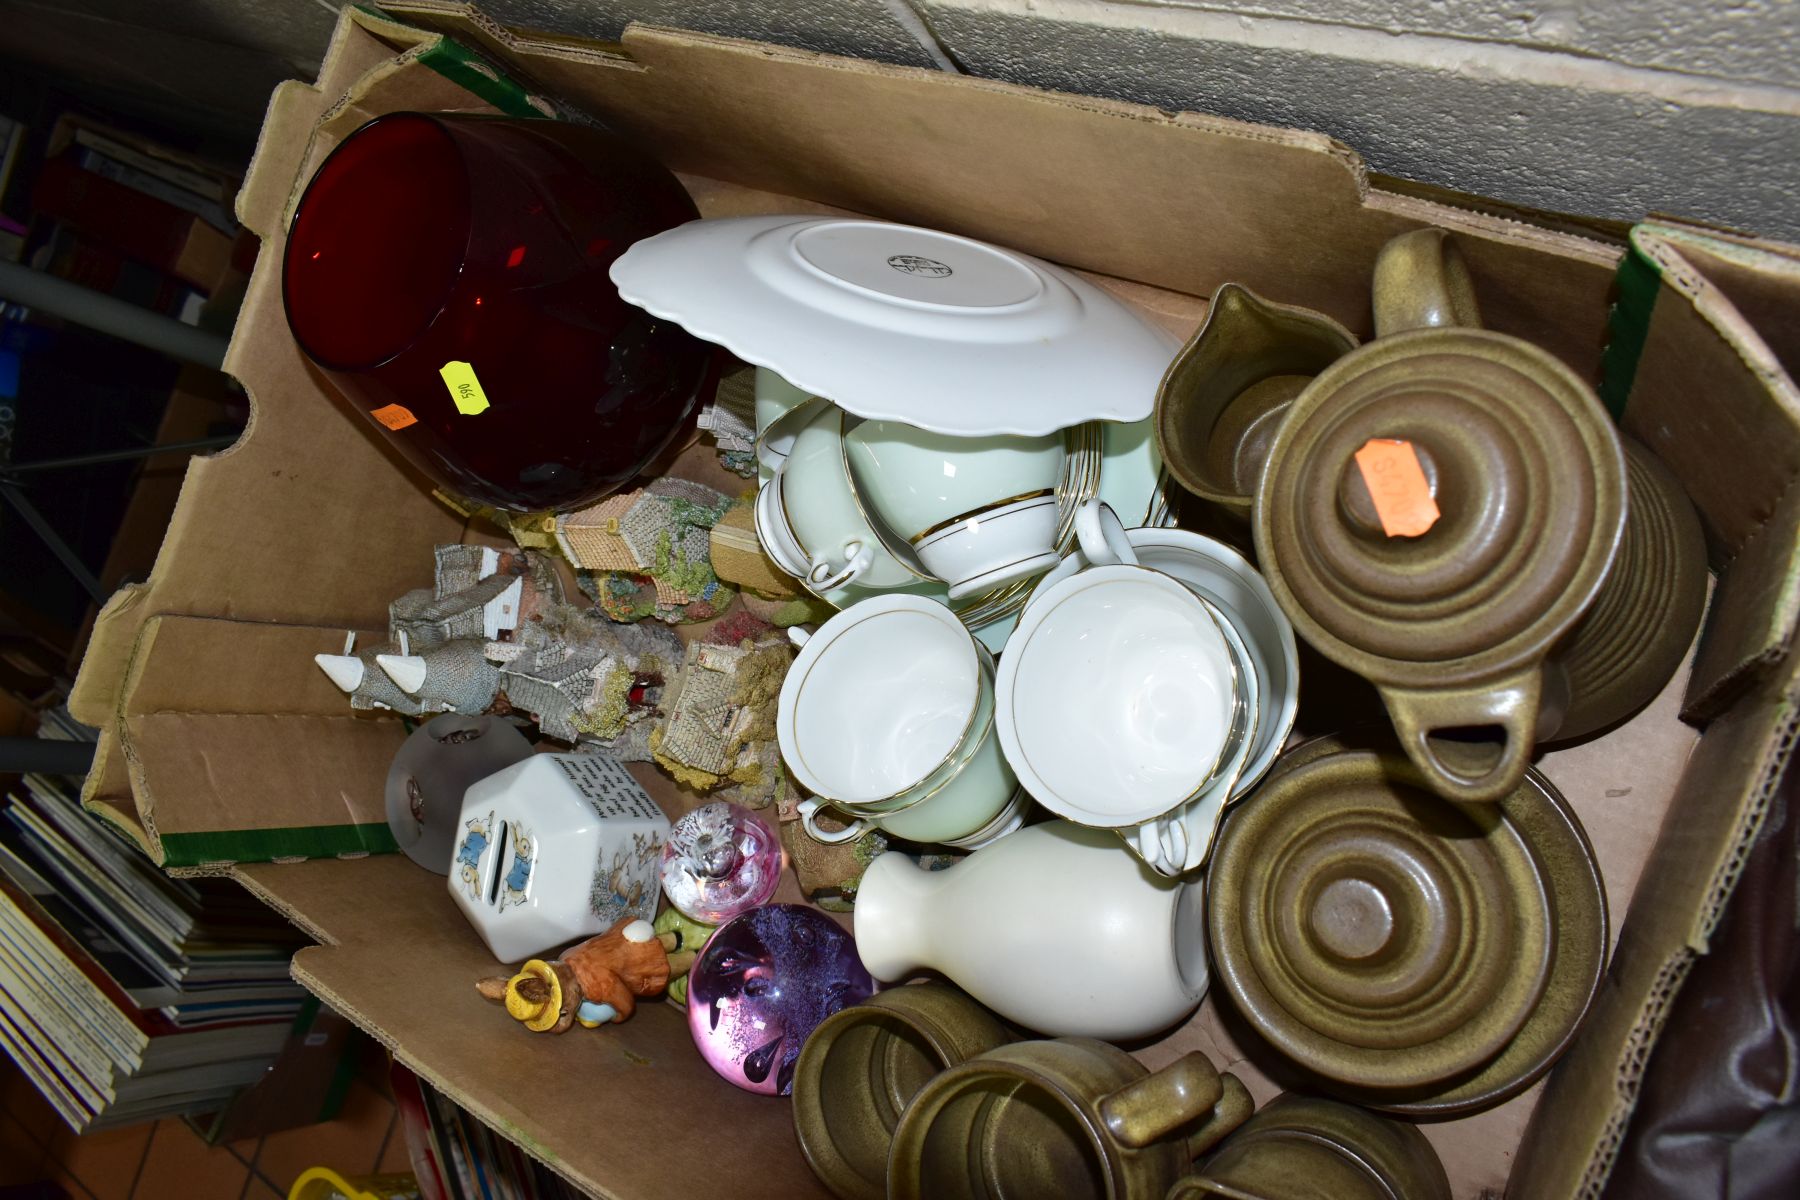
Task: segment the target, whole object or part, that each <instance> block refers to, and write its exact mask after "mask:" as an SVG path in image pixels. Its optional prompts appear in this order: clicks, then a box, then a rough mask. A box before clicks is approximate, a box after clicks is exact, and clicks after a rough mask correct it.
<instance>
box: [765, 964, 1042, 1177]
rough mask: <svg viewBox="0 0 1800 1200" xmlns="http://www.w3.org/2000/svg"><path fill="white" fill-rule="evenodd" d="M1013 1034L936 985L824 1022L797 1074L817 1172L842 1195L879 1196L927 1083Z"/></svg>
mask: <svg viewBox="0 0 1800 1200" xmlns="http://www.w3.org/2000/svg"><path fill="white" fill-rule="evenodd" d="M1012 1040H1013V1038H1012V1035H1011V1034H1009V1033H1008V1032H1007V1031H1006V1029H1005V1028H1004V1027H1003V1026H1002V1025H1001V1024H1000V1022H999V1021H998V1020H996V1019H995V1017H994V1015H993V1014H992V1013H990V1012H988V1010H987V1009H985V1008H983V1007H982V1006H981V1005H979V1004H977V1003H976V1002H975V1001H973V1000H971V999H970V998H969V997H967V996H965V995H963V994H962V993H961V992H959V991H957V990H956V989H954V988H950V987H946V986H944V985H942V984H936V983H923V984H918V985H915V986H912V987H899V988H890V989H889V990H887V991H885V992H878V993H876V994H875V995H874V996H872V997H870V998H869V999H868V1000H865V1001H864V1002H863V1003H861V1004H856V1005H852V1006H851V1007H849V1008H845V1009H841V1010H839V1011H838V1012H836V1013H833V1014H832V1015H831V1016H829V1017H827V1018H825V1020H824V1021H822V1022H821V1023H820V1024H819V1027H818V1028H817V1029H815V1030H813V1033H812V1036H811V1037H809V1038H807V1040H806V1047H805V1048H804V1049H803V1050H801V1051H800V1061H799V1063H798V1064H797V1066H796V1068H795V1071H794V1093H793V1101H794V1132H795V1133H796V1134H797V1135H798V1136H799V1138H800V1150H801V1152H802V1153H803V1154H805V1156H806V1161H807V1163H808V1165H810V1166H811V1167H812V1169H813V1173H814V1174H815V1175H817V1176H818V1177H819V1179H820V1180H821V1181H822V1182H823V1183H824V1184H825V1186H826V1187H828V1188H830V1189H831V1190H832V1192H833V1193H834V1194H835V1195H838V1196H841V1197H843V1198H844V1200H881V1197H883V1196H886V1195H887V1165H888V1149H889V1147H890V1146H891V1145H892V1143H893V1139H894V1127H895V1126H897V1125H898V1124H899V1123H900V1114H901V1113H903V1112H905V1111H906V1106H907V1105H908V1104H910V1103H911V1102H912V1098H913V1097H914V1096H915V1095H917V1094H918V1091H919V1089H920V1088H922V1087H924V1086H925V1084H926V1083H927V1082H929V1081H930V1080H931V1078H932V1077H933V1076H935V1075H937V1074H938V1073H939V1072H940V1071H943V1070H944V1069H945V1068H947V1067H953V1066H955V1065H956V1064H958V1063H960V1062H964V1061H966V1060H968V1059H971V1058H973V1057H975V1056H976V1055H977V1054H981V1053H984V1052H986V1051H988V1050H992V1049H994V1048H995V1047H996V1046H1002V1045H1005V1044H1006V1043H1007V1042H1010V1041H1012Z"/></svg>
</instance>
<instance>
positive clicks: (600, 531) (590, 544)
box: [555, 478, 731, 620]
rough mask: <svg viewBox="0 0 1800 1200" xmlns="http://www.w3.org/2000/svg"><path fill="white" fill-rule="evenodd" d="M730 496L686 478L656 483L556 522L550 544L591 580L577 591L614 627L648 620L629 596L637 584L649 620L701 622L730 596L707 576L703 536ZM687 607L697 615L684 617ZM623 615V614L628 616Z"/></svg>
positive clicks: (707, 545)
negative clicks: (645, 588) (590, 597)
mask: <svg viewBox="0 0 1800 1200" xmlns="http://www.w3.org/2000/svg"><path fill="white" fill-rule="evenodd" d="M730 507H731V499H730V497H728V496H726V495H724V494H723V493H721V492H717V491H714V490H713V489H712V488H709V487H707V486H706V485H705V484H702V483H695V482H694V481H693V480H689V479H676V478H664V479H658V480H656V481H655V482H654V483H651V484H650V485H649V486H648V487H644V488H640V489H638V490H637V491H633V492H623V493H619V494H615V495H612V496H608V497H607V498H606V499H604V500H602V501H600V502H599V503H598V504H595V505H592V506H591V507H589V508H584V509H581V510H580V511H578V512H572V513H565V514H563V515H562V516H559V517H557V518H556V534H555V536H556V544H557V547H558V548H559V549H560V550H561V551H562V552H563V554H564V555H565V556H566V557H567V558H568V560H569V561H570V562H571V563H573V564H574V565H575V567H576V569H577V570H578V571H580V572H583V573H584V580H585V576H586V574H587V573H591V574H592V576H593V577H594V582H593V585H592V586H591V587H590V585H589V584H588V583H587V582H585V581H584V583H583V587H584V588H588V590H590V591H591V592H593V593H594V595H595V599H596V600H598V601H599V602H600V604H601V606H602V607H603V608H605V609H606V610H607V612H608V614H609V615H610V616H612V617H613V618H614V619H615V620H633V619H636V617H639V616H648V615H650V613H649V612H648V611H635V610H633V609H632V606H631V604H630V602H629V599H628V598H629V596H630V594H631V593H633V592H635V590H636V588H637V585H638V582H639V581H642V580H646V579H647V580H649V581H650V584H651V585H652V587H653V588H654V592H655V597H654V606H653V607H654V610H655V615H656V616H658V617H660V618H662V619H664V620H691V619H704V618H706V617H710V616H712V615H714V614H715V613H716V612H718V611H721V610H723V608H724V606H725V604H726V603H727V602H728V601H729V600H730V599H731V592H730V591H729V589H727V588H726V587H725V585H724V584H722V583H720V581H719V578H718V576H717V575H715V574H714V573H713V569H712V561H711V548H712V544H711V530H712V527H713V525H714V524H715V523H717V521H718V520H719V518H720V517H721V516H722V515H724V513H725V511H726V510H727V509H728V508H730ZM690 605H699V606H703V608H704V611H699V612H686V611H684V610H686V609H688V607H689V606H690ZM628 610H630V611H628Z"/></svg>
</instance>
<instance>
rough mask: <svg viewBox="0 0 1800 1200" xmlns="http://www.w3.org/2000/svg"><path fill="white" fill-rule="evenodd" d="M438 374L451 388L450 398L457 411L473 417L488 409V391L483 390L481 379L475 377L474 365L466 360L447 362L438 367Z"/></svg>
mask: <svg viewBox="0 0 1800 1200" xmlns="http://www.w3.org/2000/svg"><path fill="white" fill-rule="evenodd" d="M438 374H439V375H442V376H443V377H444V386H445V387H447V388H449V389H450V399H451V401H452V402H454V403H455V405H456V411H457V412H459V413H461V414H462V415H463V416H465V417H472V416H474V415H475V414H477V413H484V412H486V411H487V407H488V398H487V393H486V392H484V391H482V390H481V380H479V379H477V378H475V368H474V367H471V366H470V365H469V364H468V363H466V362H447V363H445V364H444V365H443V366H441V367H439V368H438Z"/></svg>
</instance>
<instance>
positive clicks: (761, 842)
mask: <svg viewBox="0 0 1800 1200" xmlns="http://www.w3.org/2000/svg"><path fill="white" fill-rule="evenodd" d="M781 865H782V853H781V839H780V838H778V837H776V836H775V831H774V830H773V829H770V828H769V824H768V822H766V821H764V820H763V819H762V818H761V817H759V816H757V815H756V814H755V813H753V812H751V811H750V810H749V809H747V808H740V807H738V806H737V805H735V804H732V803H730V802H729V801H726V800H715V801H713V802H712V803H711V804H707V805H703V806H702V807H700V808H696V809H695V810H694V811H693V812H691V813H689V814H688V815H687V816H685V817H683V818H681V820H679V821H677V822H675V828H674V829H672V830H671V831H670V832H669V841H668V844H667V845H665V846H664V847H663V854H662V886H663V894H664V895H666V896H668V898H669V903H670V904H673V905H674V906H675V907H676V908H678V909H680V910H681V913H682V915H683V916H685V917H688V918H690V919H691V920H695V921H699V922H700V923H701V924H703V925H723V924H724V923H725V922H727V921H729V920H731V918H733V917H735V916H737V915H738V914H739V913H742V912H748V911H749V910H750V909H753V908H755V907H756V906H757V905H759V904H767V903H768V902H769V899H770V897H772V896H774V895H775V887H776V885H777V884H779V883H780V882H781Z"/></svg>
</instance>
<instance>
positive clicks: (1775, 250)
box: [1606, 224, 1800, 719]
mask: <svg viewBox="0 0 1800 1200" xmlns="http://www.w3.org/2000/svg"><path fill="white" fill-rule="evenodd" d="M1631 242H1632V253H1631V255H1630V256H1629V257H1628V258H1627V259H1626V260H1625V261H1624V263H1623V264H1622V265H1621V267H1620V273H1619V291H1620V302H1619V305H1618V307H1617V309H1616V310H1615V313H1614V316H1613V341H1612V345H1611V347H1610V348H1609V350H1608V352H1607V359H1608V361H1607V379H1606V383H1607V391H1608V394H1609V399H1610V400H1611V401H1612V402H1613V404H1614V405H1615V407H1622V409H1623V424H1624V427H1625V429H1626V430H1627V431H1628V432H1630V433H1632V434H1633V435H1634V436H1636V437H1638V438H1640V439H1642V440H1643V441H1644V442H1645V444H1647V445H1648V446H1649V447H1650V448H1651V449H1652V450H1654V451H1655V452H1656V454H1657V455H1658V457H1660V458H1661V459H1662V460H1663V461H1664V462H1665V463H1667V464H1668V465H1669V467H1670V469H1671V470H1673V471H1674V473H1675V475H1676V477H1677V478H1679V479H1680V480H1681V481H1682V485H1683V486H1684V487H1685V488H1686V489H1687V491H1688V493H1689V495H1691V496H1692V497H1693V498H1694V502H1695V504H1696V506H1697V507H1698V508H1699V510H1700V515H1701V520H1702V523H1703V524H1704V526H1705V528H1706V531H1707V536H1708V541H1709V543H1710V546H1711V551H1712V559H1713V565H1714V567H1715V569H1718V570H1719V571H1720V572H1721V579H1720V583H1719V589H1718V594H1717V595H1716V596H1715V597H1714V603H1713V607H1712V611H1711V613H1710V614H1709V616H1708V620H1707V631H1706V637H1705V639H1704V641H1703V642H1702V644H1701V650H1700V660H1699V662H1698V664H1697V665H1696V667H1695V671H1694V679H1693V690H1692V691H1691V693H1690V695H1689V699H1688V705H1687V712H1688V714H1689V715H1690V716H1691V717H1693V718H1695V719H1704V718H1705V717H1708V716H1711V715H1713V714H1715V713H1717V712H1719V711H1721V710H1722V709H1723V708H1725V707H1726V706H1727V705H1728V704H1729V703H1730V702H1731V701H1732V700H1733V699H1734V698H1735V697H1736V696H1737V695H1738V694H1740V693H1741V692H1742V691H1743V690H1744V689H1746V688H1748V687H1750V686H1752V685H1753V684H1754V683H1755V681H1756V679H1757V678H1758V677H1759V676H1760V675H1761V674H1764V673H1766V672H1767V671H1768V670H1769V669H1771V668H1772V667H1773V666H1774V665H1775V664H1777V663H1778V662H1779V661H1780V659H1781V658H1782V656H1783V655H1784V654H1785V653H1786V652H1787V648H1788V646H1789V645H1790V644H1791V643H1792V642H1793V640H1794V631H1795V627H1796V622H1797V621H1800V489H1797V488H1796V487H1795V486H1794V484H1795V480H1796V479H1797V478H1800V387H1796V384H1795V381H1794V377H1793V375H1792V374H1791V367H1792V366H1794V365H1796V364H1800V319H1797V318H1796V317H1795V316H1794V313H1795V311H1800V257H1797V256H1796V252H1795V250H1794V248H1793V247H1783V246H1777V245H1772V244H1768V243H1760V242H1755V241H1752V240H1749V239H1741V238H1727V237H1724V236H1722V235H1718V234H1713V233H1709V232H1703V231H1699V230H1693V229H1687V228H1682V227H1678V226H1669V225H1660V224H1655V225H1642V226H1639V227H1638V228H1636V229H1634V230H1633V231H1632V236H1631ZM1737 566H1742V567H1743V568H1744V569H1741V570H1740V569H1734V568H1735V567H1737Z"/></svg>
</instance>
